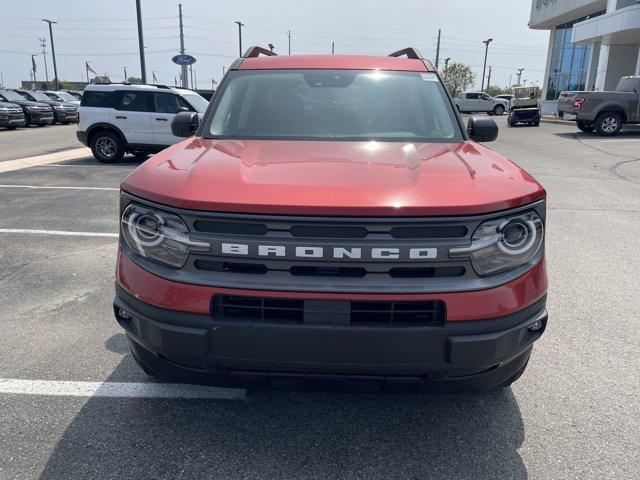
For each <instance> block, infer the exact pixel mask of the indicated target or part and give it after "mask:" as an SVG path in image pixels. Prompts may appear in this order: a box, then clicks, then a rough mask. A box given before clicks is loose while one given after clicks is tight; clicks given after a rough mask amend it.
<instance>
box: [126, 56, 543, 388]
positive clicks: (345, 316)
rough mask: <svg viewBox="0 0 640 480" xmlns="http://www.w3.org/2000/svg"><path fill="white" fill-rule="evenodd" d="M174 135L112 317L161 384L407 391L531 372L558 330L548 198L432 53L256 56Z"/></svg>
mask: <svg viewBox="0 0 640 480" xmlns="http://www.w3.org/2000/svg"><path fill="white" fill-rule="evenodd" d="M172 128H173V132H174V134H175V135H178V136H183V137H189V138H187V139H186V140H184V141H182V142H180V143H177V144H175V145H173V146H171V147H169V148H168V149H166V150H164V151H163V152H161V153H159V154H158V155H156V156H155V157H153V158H152V159H150V160H148V161H147V162H145V163H144V164H143V165H141V166H140V167H138V168H137V169H136V170H135V171H133V172H132V173H131V174H130V175H129V176H128V177H127V178H126V179H125V180H124V181H123V182H122V185H121V211H120V215H121V223H120V225H121V227H120V245H119V252H118V260H117V268H116V279H117V282H116V298H115V301H114V312H115V316H116V319H117V321H118V322H119V323H120V325H121V326H122V327H123V328H124V330H125V332H126V335H127V338H128V340H129V342H130V346H131V349H132V351H133V355H134V358H135V359H136V361H137V362H138V364H139V365H140V366H141V367H142V368H143V369H144V370H145V371H146V372H147V373H149V374H151V375H155V376H159V377H161V378H165V379H171V380H177V381H185V382H193V383H203V384H215V385H223V386H232V387H233V386H238V387H241V386H243V387H247V386H248V387H253V388H285V389H295V388H305V389H306V388H312V389H313V388H317V389H323V390H324V389H329V390H336V389H337V390H348V391H380V390H382V391H391V392H424V391H443V390H444V391H483V390H489V389H493V388H501V387H505V386H507V385H509V384H511V383H512V382H513V381H515V380H516V379H517V378H518V377H519V376H520V375H521V374H522V372H523V371H524V369H525V367H526V365H527V362H528V360H529V356H530V354H531V350H532V345H533V343H534V341H536V340H537V339H538V338H540V336H541V335H542V333H543V331H544V330H545V327H546V323H547V313H546V309H545V300H546V290H547V274H546V266H545V259H544V225H545V196H546V194H545V190H544V189H543V188H542V187H541V186H540V184H539V183H538V182H537V181H536V180H535V179H534V178H532V177H531V176H530V175H529V174H528V173H526V172H525V171H524V170H522V169H521V168H519V167H517V166H516V165H514V164H513V163H511V162H510V161H509V160H507V159H506V158H504V157H502V156H501V155H499V154H498V153H496V152H494V151H492V150H490V149H488V148H486V147H484V146H482V145H481V144H479V143H477V142H482V141H491V140H494V139H495V138H496V136H497V134H498V132H497V127H496V124H495V122H494V121H493V120H492V119H490V118H487V117H485V118H471V119H470V120H469V124H468V126H467V127H466V128H465V126H464V125H463V123H462V121H461V118H460V117H459V115H458V113H457V111H456V108H455V104H454V103H453V100H452V98H451V97H450V95H449V94H448V93H447V90H446V88H445V87H444V85H443V83H442V80H441V79H440V77H439V75H438V73H437V71H436V69H435V68H434V67H433V66H432V65H431V64H430V63H429V62H428V61H426V60H424V59H423V58H422V57H421V55H420V54H419V53H418V52H417V51H416V50H414V49H411V48H409V49H405V50H401V51H399V52H395V53H393V54H391V55H390V56H389V57H372V56H339V55H327V56H276V55H274V54H272V53H271V52H270V51H269V50H265V49H262V48H259V47H253V48H251V49H249V50H248V51H247V53H245V54H244V56H243V57H242V58H240V59H238V60H237V61H236V62H235V63H234V64H233V65H232V66H231V68H230V69H229V71H228V72H227V74H226V76H225V77H224V79H223V80H222V82H221V85H220V89H219V90H218V92H217V93H216V96H215V97H214V100H213V103H212V104H211V105H210V106H209V107H208V109H207V111H206V112H205V115H204V117H203V119H202V120H201V121H200V120H199V117H198V115H197V113H195V112H181V113H178V114H177V115H176V117H175V119H174V120H173V124H172Z"/></svg>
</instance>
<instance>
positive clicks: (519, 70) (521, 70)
mask: <svg viewBox="0 0 640 480" xmlns="http://www.w3.org/2000/svg"><path fill="white" fill-rule="evenodd" d="M517 70H518V73H517V75H518V86H520V78H521V77H522V72H523V71H524V68H518V69H517Z"/></svg>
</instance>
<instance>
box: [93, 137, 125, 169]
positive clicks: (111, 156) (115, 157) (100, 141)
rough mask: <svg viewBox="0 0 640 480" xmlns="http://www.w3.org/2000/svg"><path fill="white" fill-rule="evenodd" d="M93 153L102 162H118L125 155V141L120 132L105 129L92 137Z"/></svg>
mask: <svg viewBox="0 0 640 480" xmlns="http://www.w3.org/2000/svg"><path fill="white" fill-rule="evenodd" d="M91 153H93V156H94V158H95V159H96V160H98V161H99V162H100V163H116V162H119V161H120V160H122V157H124V142H123V141H122V139H121V138H120V136H119V135H118V134H116V133H114V132H112V131H109V130H103V131H101V132H98V133H96V134H95V135H94V136H93V138H92V139H91Z"/></svg>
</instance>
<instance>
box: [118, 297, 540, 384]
mask: <svg viewBox="0 0 640 480" xmlns="http://www.w3.org/2000/svg"><path fill="white" fill-rule="evenodd" d="M545 300H546V297H544V296H543V297H542V298H540V299H539V300H538V301H536V302H535V303H533V304H531V305H529V306H527V307H525V308H523V309H521V310H519V311H518V312H515V313H512V314H510V315H507V316H504V317H499V318H494V319H486V320H482V321H478V320H475V321H467V322H447V323H445V325H444V326H440V327H411V328H395V329H394V328H383V327H353V326H334V325H326V324H322V325H314V324H303V325H287V324H265V323H264V322H260V321H235V322H231V321H228V320H227V321H219V320H216V318H215V316H214V315H211V314H195V313H186V312H178V311H174V310H168V309H164V308H159V307H156V306H153V305H150V304H148V303H145V302H142V301H140V300H139V299H137V298H136V297H134V296H133V295H131V294H129V293H128V292H126V291H125V290H124V289H123V288H122V287H121V286H119V285H116V299H115V301H114V310H115V315H116V319H117V321H118V322H119V323H120V325H121V326H122V327H123V328H124V329H125V331H126V333H127V337H128V339H129V341H130V344H131V347H132V350H133V353H134V356H135V357H136V359H137V360H138V361H139V362H141V363H143V364H144V365H145V366H146V367H147V368H149V369H150V370H152V371H154V372H155V373H157V374H158V375H160V376H162V377H165V378H168V379H171V380H175V381H184V382H190V383H201V384H214V385H220V386H229V387H249V388H251V387H254V388H281V387H282V388H287V389H292V388H293V389H297V388H304V389H308V388H314V387H318V386H319V385H320V389H327V388H328V389H331V390H335V389H338V390H349V391H352V390H356V391H361V390H365V391H380V390H383V391H384V390H387V391H388V390H391V391H398V390H399V391H412V392H422V391H440V390H444V391H467V390H488V389H491V388H494V387H496V386H498V385H500V384H501V383H503V382H505V381H506V380H508V379H509V378H511V377H513V376H514V375H515V374H516V373H517V372H518V371H519V370H520V369H521V368H522V367H523V366H524V364H526V361H527V359H528V357H529V353H530V351H531V347H532V344H533V342H534V341H536V340H537V339H538V338H540V336H541V335H542V333H543V332H544V329H545V327H546V322H547V312H546V308H545ZM122 312H127V313H126V314H123V313H122ZM537 321H541V322H542V327H541V328H540V329H538V330H536V331H531V330H529V327H530V326H531V325H532V324H533V323H535V322H537Z"/></svg>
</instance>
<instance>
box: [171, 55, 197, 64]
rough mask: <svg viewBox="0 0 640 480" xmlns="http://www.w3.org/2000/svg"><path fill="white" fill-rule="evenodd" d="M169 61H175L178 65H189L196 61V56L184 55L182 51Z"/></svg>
mask: <svg viewBox="0 0 640 480" xmlns="http://www.w3.org/2000/svg"><path fill="white" fill-rule="evenodd" d="M171 61H172V62H173V63H177V64H178V65H191V64H194V63H196V58H195V57H193V56H191V55H186V54H184V53H181V54H179V55H176V56H175V57H173V58H172V59H171Z"/></svg>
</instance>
